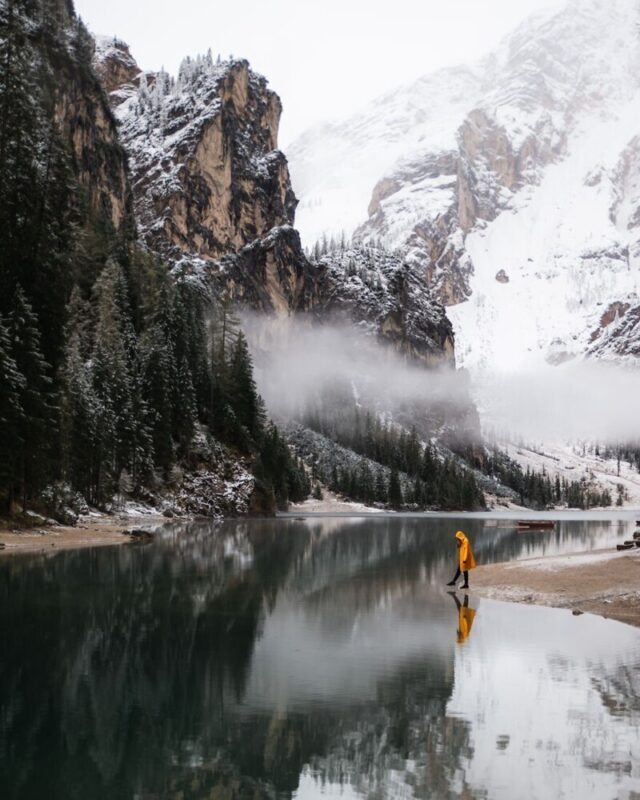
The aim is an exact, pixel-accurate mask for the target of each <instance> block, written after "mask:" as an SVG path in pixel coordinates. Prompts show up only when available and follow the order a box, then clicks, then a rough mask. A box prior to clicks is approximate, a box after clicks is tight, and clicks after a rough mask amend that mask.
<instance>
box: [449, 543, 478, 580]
mask: <svg viewBox="0 0 640 800" xmlns="http://www.w3.org/2000/svg"><path fill="white" fill-rule="evenodd" d="M456 539H457V540H458V541H457V544H458V569H457V570H456V574H455V576H454V578H453V580H452V581H449V583H448V584H447V586H455V585H456V581H457V580H458V578H459V577H460V575H464V584H463V585H462V587H461V588H462V589H468V588H469V570H470V569H473V568H474V567H475V566H476V560H475V558H474V557H473V550H472V549H471V542H470V541H469V540H468V539H467V537H466V536H465V534H464V533H463V532H462V531H457V532H456Z"/></svg>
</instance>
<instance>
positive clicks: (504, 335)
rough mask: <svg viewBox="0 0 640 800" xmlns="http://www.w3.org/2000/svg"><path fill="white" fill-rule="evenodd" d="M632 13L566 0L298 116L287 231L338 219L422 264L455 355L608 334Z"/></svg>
mask: <svg viewBox="0 0 640 800" xmlns="http://www.w3.org/2000/svg"><path fill="white" fill-rule="evenodd" d="M639 20H640V8H639V5H638V3H637V2H636V0H613V1H612V2H605V0H567V3H566V6H565V7H564V8H561V9H560V10H553V11H549V12H545V13H541V14H538V15H535V16H534V17H532V18H531V19H529V20H527V21H526V22H524V23H523V24H522V25H521V26H520V27H519V28H518V29H516V30H515V31H514V32H513V34H512V35H511V36H509V37H507V39H506V40H505V41H504V42H503V44H502V45H501V46H500V47H499V48H498V49H497V50H496V51H495V52H494V53H492V54H490V55H489V56H488V57H486V58H485V59H483V60H482V61H480V62H478V63H477V64H476V65H474V66H472V67H470V68H468V69H464V70H462V69H455V70H444V71H442V72H439V73H436V74H434V75H431V76H428V77H426V78H424V79H422V80H420V81H417V82H416V83H415V84H413V85H412V86H408V87H406V88H404V89H401V90H399V91H398V92H395V93H393V94H392V95H388V96H386V97H383V98H380V100H379V101H377V102H376V103H375V104H373V105H372V106H371V108H370V109H368V110H365V111H364V112H363V113H361V114H358V115H357V116H356V117H353V118H352V119H350V120H347V121H345V122H344V123H341V124H336V125H325V126H322V127H321V128H318V129H316V130H312V131H309V132H308V133H307V134H305V135H304V136H303V137H301V138H300V140H299V141H298V142H296V143H294V145H293V146H292V147H291V148H290V149H289V151H288V156H289V159H290V163H291V168H292V174H293V180H294V187H295V188H296V190H297V191H298V193H299V194H300V196H301V203H300V213H299V215H298V224H299V226H300V230H301V233H302V236H303V241H304V242H305V244H307V245H308V246H311V245H313V242H314V241H315V240H316V239H317V238H318V237H320V236H321V235H322V233H323V232H325V231H326V232H327V233H328V234H331V233H333V234H334V235H335V234H336V233H338V232H339V231H340V228H341V227H343V225H344V223H345V221H346V223H347V224H346V228H347V230H346V233H347V235H349V234H351V233H355V236H356V238H357V239H358V240H360V241H362V242H363V243H365V244H366V243H372V242H376V243H377V242H382V243H383V244H384V245H385V246H386V247H387V248H390V249H398V250H399V251H400V252H401V253H402V254H403V255H404V257H405V258H406V259H408V261H409V262H410V263H416V264H426V270H425V275H426V282H427V284H428V285H429V286H430V287H431V288H432V290H433V291H434V292H435V293H436V295H437V296H438V297H439V299H440V300H441V301H443V302H444V303H445V304H447V305H452V306H454V305H455V306H456V307H455V308H454V309H452V310H451V311H450V314H451V317H452V320H453V323H454V327H455V330H456V335H457V341H458V343H459V347H458V356H459V362H460V363H462V364H464V365H465V366H469V367H470V368H476V367H485V366H488V367H493V368H496V367H498V368H501V367H504V366H518V365H521V364H523V363H525V362H529V361H538V362H544V361H547V362H550V363H559V362H560V361H562V360H566V359H567V358H572V357H576V356H580V357H581V356H583V355H584V354H585V353H587V352H588V353H592V354H593V353H596V352H597V353H598V354H602V355H604V354H605V353H606V352H609V349H608V348H605V347H601V346H598V345H597V344H596V345H594V344H593V340H592V339H591V336H592V334H593V333H594V331H598V330H599V329H601V326H600V317H601V316H602V314H603V312H604V310H605V309H606V308H607V307H608V306H609V305H610V304H613V303H623V304H624V303H627V304H628V305H630V306H634V305H636V304H637V298H638V295H639V293H640V279H639V278H638V269H639V267H640V261H639V260H638V259H639V258H640V247H639V246H638V235H637V224H638V219H639V218H640V212H639V211H638V209H639V208H640V195H639V194H638V188H637V187H638V185H640V184H639V183H638V163H639V162H638V157H637V151H638V147H637V137H638V130H639V128H638V119H640V106H639V105H638V81H637V75H638V68H639V67H640V38H639V37H638V21H639ZM363 142H366V144H363ZM363 148H364V149H366V151H367V163H366V165H365V164H364V163H363V162H362V160H361V156H360V151H361V150H362V149H363ZM344 163H349V164H351V167H350V169H351V170H352V174H350V175H349V182H348V183H346V182H345V183H343V182H342V181H340V180H339V179H338V178H339V176H341V175H342V171H343V164H344ZM340 185H342V186H347V185H348V189H347V188H345V189H344V190H342V189H336V188H335V187H337V186H340ZM332 187H333V188H332ZM347 205H349V206H350V207H351V208H352V210H351V211H350V213H348V214H347V212H345V211H344V208H345V207H346V206H347ZM354 208H355V209H357V210H353V209H354ZM497 274H500V275H501V276H504V278H506V280H504V279H502V280H500V281H496V278H495V276H496V275H497ZM605 276H606V278H605ZM549 298H551V299H552V301H551V303H550V302H549ZM605 327H606V326H605ZM602 330H604V329H602ZM616 349H617V351H619V352H621V349H620V347H617V348H616ZM622 349H624V348H622ZM627 349H628V348H627ZM631 349H633V348H631Z"/></svg>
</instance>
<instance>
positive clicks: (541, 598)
mask: <svg viewBox="0 0 640 800" xmlns="http://www.w3.org/2000/svg"><path fill="white" fill-rule="evenodd" d="M470 577H471V580H470V582H471V586H472V589H473V592H474V593H477V594H479V595H480V596H484V597H490V598H494V599H496V600H506V601H510V602H515V603H529V604H532V605H540V606H553V607H555V608H568V609H572V610H573V611H574V612H575V613H577V612H583V613H590V614H598V615H600V616H602V617H607V618H610V619H616V620H618V621H620V622H626V623H628V624H629V625H635V626H638V627H640V550H635V551H624V552H620V553H619V552H617V551H616V550H612V549H607V550H595V551H588V552H584V553H575V554H571V555H562V556H546V557H543V558H531V559H525V560H524V561H512V562H508V563H503V564H488V565H486V566H479V567H478V568H477V569H475V570H473V572H472V573H471V576H470Z"/></svg>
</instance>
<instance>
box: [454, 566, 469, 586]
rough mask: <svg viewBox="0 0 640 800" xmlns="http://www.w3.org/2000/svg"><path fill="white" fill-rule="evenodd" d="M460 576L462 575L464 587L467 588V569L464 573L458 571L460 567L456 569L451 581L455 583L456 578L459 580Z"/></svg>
mask: <svg viewBox="0 0 640 800" xmlns="http://www.w3.org/2000/svg"><path fill="white" fill-rule="evenodd" d="M461 575H464V583H465V586H468V585H469V570H468V569H465V571H464V572H461V571H460V567H458V569H457V570H456V574H455V576H454V578H453V580H454V581H457V580H458V578H459V577H460V576H461Z"/></svg>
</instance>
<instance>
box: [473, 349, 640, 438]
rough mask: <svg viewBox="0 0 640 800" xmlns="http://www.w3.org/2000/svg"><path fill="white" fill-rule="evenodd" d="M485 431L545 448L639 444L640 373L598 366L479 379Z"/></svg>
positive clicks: (591, 363)
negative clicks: (553, 445)
mask: <svg viewBox="0 0 640 800" xmlns="http://www.w3.org/2000/svg"><path fill="white" fill-rule="evenodd" d="M471 392H472V396H473V398H474V400H475V401H476V403H477V404H478V410H479V412H480V417H481V420H482V424H483V427H484V428H485V429H486V428H492V429H493V430H495V431H496V432H497V433H498V434H500V433H502V434H504V435H505V436H510V437H511V438H520V439H523V440H525V441H530V442H531V441H536V442H544V443H570V442H601V443H603V444H619V443H625V444H632V443H635V442H638V441H640V370H637V369H631V368H625V367H622V366H617V365H612V364H603V363H598V362H594V361H583V362H580V363H573V364H566V365H563V366H560V367H552V366H548V367H545V368H540V369H537V370H534V371H530V372H516V373H495V374H487V373H485V374H478V375H474V376H473V379H472V388H471Z"/></svg>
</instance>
